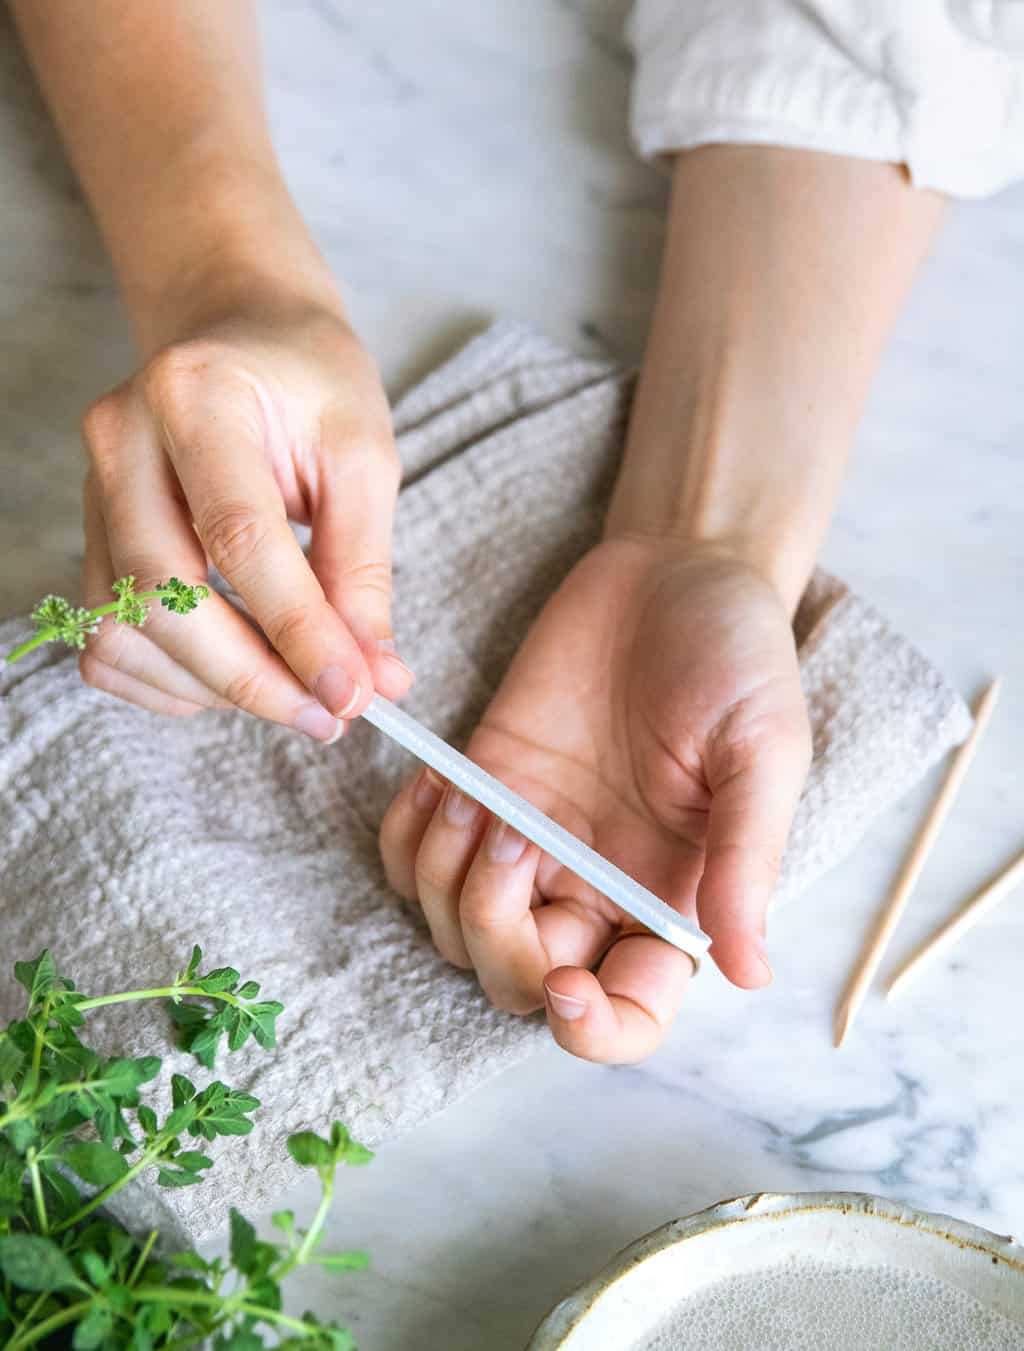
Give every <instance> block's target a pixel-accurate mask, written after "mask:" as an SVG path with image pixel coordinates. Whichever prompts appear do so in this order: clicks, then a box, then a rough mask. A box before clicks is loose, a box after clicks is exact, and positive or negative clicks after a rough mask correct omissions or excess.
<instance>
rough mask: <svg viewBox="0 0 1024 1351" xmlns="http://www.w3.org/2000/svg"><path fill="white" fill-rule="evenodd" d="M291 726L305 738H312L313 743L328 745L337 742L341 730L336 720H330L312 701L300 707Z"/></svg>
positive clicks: (328, 715) (321, 708)
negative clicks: (320, 742)
mask: <svg viewBox="0 0 1024 1351" xmlns="http://www.w3.org/2000/svg"><path fill="white" fill-rule="evenodd" d="M292 726H293V727H294V728H295V730H296V731H297V732H305V734H306V736H311V737H313V739H314V740H315V741H325V742H326V743H327V744H328V745H330V744H331V742H333V741H337V739H338V737H339V736H340V735H341V732H342V730H343V728H342V725H341V723H340V722H339V721H338V719H337V718H332V717H331V715H330V713H328V712H327V709H326V708H323V707H321V705H320V704H314V703H313V702H312V700H310V702H309V703H308V704H303V705H302V707H301V708H300V709H299V711H298V713H296V715H295V717H294V718H293V719H292Z"/></svg>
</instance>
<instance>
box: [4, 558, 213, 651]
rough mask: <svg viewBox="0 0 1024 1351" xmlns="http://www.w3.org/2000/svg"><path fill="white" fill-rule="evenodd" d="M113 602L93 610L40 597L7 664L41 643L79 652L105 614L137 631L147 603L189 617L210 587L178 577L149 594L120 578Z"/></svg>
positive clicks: (60, 598)
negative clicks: (27, 634) (28, 630)
mask: <svg viewBox="0 0 1024 1351" xmlns="http://www.w3.org/2000/svg"><path fill="white" fill-rule="evenodd" d="M112 590H113V592H114V599H113V600H112V601H110V602H109V604H107V605H98V606H97V607H96V608H95V609H94V610H85V609H83V608H82V607H81V606H80V605H72V604H71V602H70V601H68V600H65V599H64V597H63V596H44V597H43V599H42V600H41V601H40V602H39V604H38V605H37V606H36V608H35V609H34V610H33V611H32V623H33V624H34V625H35V629H36V631H35V633H34V634H33V635H32V637H31V638H28V639H26V641H25V642H23V643H22V644H21V645H20V646H19V647H16V648H14V650H13V651H11V652H8V654H7V664H8V665H10V664H11V662H14V661H17V660H18V658H19V657H24V656H25V655H26V654H27V653H29V652H32V651H33V650H34V649H35V648H37V647H41V646H42V644H43V643H66V644H67V645H68V647H72V648H77V649H78V650H79V651H81V649H82V648H83V647H84V646H85V640H86V638H88V637H89V635H90V634H92V633H95V632H96V630H97V629H98V628H99V626H100V624H101V623H102V622H103V620H104V619H105V618H106V617H107V616H108V615H109V616H110V617H112V618H113V620H114V623H115V624H130V625H131V626H132V627H133V628H141V627H142V625H143V624H145V622H146V620H147V619H148V618H149V602H150V601H156V600H158V601H159V602H160V604H161V605H162V606H163V607H164V608H165V609H167V610H170V611H171V613H172V614H176V615H187V614H191V613H192V611H193V610H194V609H195V608H196V606H197V605H198V604H199V602H200V601H202V600H205V599H206V598H207V596H208V595H209V594H210V588H209V587H208V586H203V585H202V584H198V585H195V586H190V585H189V583H188V582H183V581H181V579H180V578H178V577H171V578H170V579H169V580H168V581H166V582H160V583H159V584H158V585H157V586H156V587H154V589H153V590H152V591H141V592H136V590H135V578H134V577H132V576H128V577H121V578H119V579H118V580H117V581H116V582H115V583H114V585H113V588H112Z"/></svg>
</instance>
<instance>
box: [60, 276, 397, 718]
mask: <svg viewBox="0 0 1024 1351" xmlns="http://www.w3.org/2000/svg"><path fill="white" fill-rule="evenodd" d="M84 436H85V441H86V447H87V450H88V454H89V462H90V469H89V475H88V478H87V480H86V488H85V534H86V549H85V567H84V591H85V603H86V604H87V605H97V604H102V603H103V602H104V601H105V600H108V599H109V597H110V586H111V582H112V581H113V580H114V579H115V578H116V577H120V576H122V575H124V574H126V573H133V574H134V575H135V579H136V585H137V589H138V590H140V591H144V590H148V589H149V588H150V586H151V585H153V584H155V583H156V582H159V581H165V580H166V579H167V578H168V577H169V576H172V575H174V576H178V577H180V578H182V579H183V580H185V581H188V582H196V581H201V580H204V579H205V578H206V576H207V571H208V566H209V564H210V563H212V564H213V565H214V566H216V567H217V568H218V569H219V570H220V572H221V573H222V574H223V575H224V577H225V578H226V579H227V580H228V582H229V583H230V584H231V585H232V586H233V587H234V589H235V590H236V591H237V592H238V594H239V595H240V596H241V598H242V599H243V601H244V602H245V604H246V606H247V608H248V610H249V612H250V614H251V615H252V617H253V619H254V620H255V621H256V623H257V624H258V625H259V626H260V628H261V629H262V630H263V634H265V635H266V638H264V637H263V634H261V633H260V632H259V631H258V630H257V629H256V628H255V627H254V626H253V625H252V624H250V623H249V622H247V620H246V619H245V618H243V617H242V616H241V615H240V614H239V613H238V612H237V611H236V610H235V609H234V608H233V607H232V606H231V605H230V604H229V603H228V602H227V601H226V600H224V599H223V598H221V597H220V596H217V595H213V596H211V597H210V599H209V600H208V601H207V602H205V603H204V604H203V605H202V606H201V607H200V609H199V610H197V611H196V613H195V614H194V615H193V616H192V618H191V621H190V622H189V624H188V625H187V627H186V626H184V625H181V624H178V623H175V622H174V620H173V617H172V618H170V619H168V617H167V616H165V615H163V614H161V613H160V611H159V609H156V610H155V612H154V614H153V616H152V619H151V620H150V622H149V623H148V624H147V625H146V627H145V628H144V629H142V630H138V629H131V628H125V627H121V626H115V625H112V624H107V625H104V626H103V627H102V628H101V629H100V631H99V632H98V634H97V635H96V636H95V637H94V638H92V639H91V640H90V641H89V643H88V645H87V647H86V650H85V652H84V653H83V655H82V659H81V669H82V675H83V676H84V678H85V679H86V680H87V681H88V682H89V683H90V684H91V685H95V686H97V687H98V688H100V689H103V690H107V691H109V692H110V693H112V694H116V695H119V696H121V697H122V698H124V699H128V700H130V701H131V702H133V703H137V704H141V705H142V706H143V707H145V708H149V709H152V710H154V711H156V712H160V713H168V714H188V713H194V712H196V711H197V710H199V709H201V708H222V707H229V706H232V705H233V706H236V707H238V708H242V709H244V710H246V711H247V712H249V713H253V714H257V715H258V716H260V717H264V718H270V719H272V720H273V721H275V722H279V723H284V724H287V725H289V726H292V727H295V728H297V729H298V730H300V731H302V732H306V733H308V734H309V735H311V736H313V737H317V738H320V739H322V740H329V739H331V738H332V737H333V736H335V735H336V733H337V731H338V728H339V723H338V721H337V719H338V718H339V717H340V718H348V717H352V716H355V715H356V714H358V713H359V712H361V711H362V709H363V708H365V706H366V704H367V702H368V701H369V699H370V697H371V695H372V693H373V691H374V689H378V690H380V691H381V692H382V693H383V694H385V695H387V696H388V697H390V698H397V697H399V696H400V695H402V694H404V693H405V691H406V690H407V689H408V686H409V684H410V682H411V679H412V677H411V673H410V672H409V671H408V670H407V668H406V667H405V666H404V665H403V663H401V662H400V661H399V659H398V658H397V656H395V654H394V647H393V644H392V643H391V614H390V610H391V581H390V576H391V574H390V549H391V524H392V514H393V510H394V503H395V497H396V493H397V489H398V482H399V477H400V466H399V461H398V456H397V454H396V451H395V447H394V442H393V439H392V435H391V425H390V417H389V411H388V405H387V400H386V398H385V395H384V392H383V390H382V388H381V385H380V381H379V379H378V376H377V373H376V370H375V369H374V366H373V363H372V361H371V360H370V358H369V357H368V356H367V354H366V352H365V351H364V350H363V348H362V347H361V345H360V344H359V342H358V340H357V339H356V337H355V336H354V335H353V333H352V332H351V330H350V329H349V328H348V327H347V326H346V324H345V323H344V322H343V321H342V320H341V319H340V318H338V317H337V315H335V314H334V313H331V312H328V311H326V310H317V309H313V308H311V307H310V306H308V305H305V306H302V307H301V309H300V312H298V313H295V312H293V311H291V310H289V309H288V308H287V307H285V306H281V305H277V304H274V305H270V304H268V305H267V306H266V307H265V309H264V310H261V309H260V306H259V299H258V297H257V298H250V303H249V304H248V305H247V306H246V309H245V312H244V314H243V313H242V312H241V311H239V312H238V313H237V314H236V316H235V317H233V318H229V319H227V320H224V319H221V320H219V321H218V322H216V323H215V324H213V325H212V326H210V327H207V328H199V330H198V331H197V333H196V336H193V337H191V338H186V339H184V340H180V341H176V342H174V343H172V345H170V346H167V347H165V348H164V349H163V350H162V351H160V352H159V353H158V354H157V355H156V356H155V357H154V358H153V359H152V360H151V361H150V362H149V363H148V365H146V366H145V368H144V369H143V370H142V371H141V372H140V373H139V374H138V375H136V376H135V378H134V379H132V380H130V381H129V382H128V383H127V384H125V385H123V386H121V387H120V388H118V389H116V390H114V391H113V393H111V394H108V395H107V396H106V397H105V398H102V399H100V401H99V402H98V403H97V404H95V405H94V406H93V407H92V408H91V409H90V410H89V412H88V413H87V414H86V416H85V419H84ZM289 519H291V520H295V521H302V522H309V523H311V524H312V527H313V539H312V548H311V552H310V556H309V560H308V562H307V560H306V559H305V558H304V556H303V554H302V551H301V549H300V548H299V546H298V544H297V542H296V540H295V537H294V535H293V534H292V532H291V530H290V528H289V525H288V521H289ZM314 695H315V697H314Z"/></svg>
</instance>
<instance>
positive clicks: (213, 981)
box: [192, 966, 241, 994]
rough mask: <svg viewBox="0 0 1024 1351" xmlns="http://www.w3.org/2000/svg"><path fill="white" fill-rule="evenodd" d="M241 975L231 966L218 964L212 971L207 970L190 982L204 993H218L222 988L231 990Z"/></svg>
mask: <svg viewBox="0 0 1024 1351" xmlns="http://www.w3.org/2000/svg"><path fill="white" fill-rule="evenodd" d="M240 979H241V977H240V976H239V974H238V972H237V971H236V970H235V969H234V967H231V966H218V967H217V968H216V969H215V970H213V971H208V972H207V974H206V975H205V976H200V977H199V978H198V979H197V980H194V981H193V982H192V984H193V985H196V986H198V987H199V989H200V990H202V991H203V993H204V994H220V993H221V992H222V991H224V990H233V989H234V988H235V986H236V985H237V984H238V982H239V980H240Z"/></svg>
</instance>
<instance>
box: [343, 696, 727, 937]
mask: <svg viewBox="0 0 1024 1351" xmlns="http://www.w3.org/2000/svg"><path fill="white" fill-rule="evenodd" d="M363 717H364V718H365V719H366V721H367V722H369V723H372V724H373V726H374V727H376V728H377V729H378V730H379V731H381V732H383V733H384V734H385V735H386V736H389V737H391V739H392V741H397V742H398V744H399V745H400V746H404V747H405V749H406V750H407V751H411V752H412V754H413V755H415V756H416V758H417V759H418V760H422V761H423V763H424V764H426V765H429V766H430V768H431V769H436V770H437V772H438V774H440V775H441V776H442V777H443V778H445V779H447V780H448V782H449V783H453V784H454V785H455V786H456V788H459V789H461V790H462V792H464V793H467V794H468V795H469V796H470V797H471V798H474V799H475V800H476V801H477V802H479V803H481V804H482V805H483V806H484V807H486V808H487V810H488V811H490V812H493V813H494V815H495V816H500V817H501V819H502V820H503V821H507V822H508V824H509V825H510V826H511V827H512V828H513V829H514V830H518V831H519V833H520V835H525V836H526V838H527V839H528V840H532V842H533V843H534V844H535V845H537V846H538V847H539V848H541V849H543V850H544V852H545V853H546V854H550V855H551V857H552V858H553V859H557V860H558V862H559V863H561V864H562V866H563V867H564V868H568V869H569V871H570V872H571V873H575V874H576V876H577V877H581V878H582V879H583V881H584V882H589V883H590V885H591V886H592V887H594V888H595V889H596V890H597V891H599V892H601V894H602V895H603V896H607V897H608V899H609V900H610V901H613V902H614V903H615V904H616V905H617V906H619V907H620V909H622V910H625V911H626V913H627V914H629V915H632V916H633V918H634V919H636V920H639V921H640V923H641V924H643V925H645V927H646V928H648V929H650V930H651V932H652V933H655V934H657V935H658V937H659V938H664V940H665V942H666V943H671V944H672V946H673V947H676V948H679V949H680V951H682V952H686V953H689V955H690V956H691V957H696V958H700V957H702V956H703V955H704V953H705V952H707V950H708V948H709V947H710V946H711V939H710V938H709V937H708V935H707V934H706V933H704V932H703V931H702V930H700V929H698V928H697V926H696V924H691V923H690V921H689V920H687V919H684V918H683V916H682V915H679V914H677V913H676V912H675V911H674V910H673V909H672V908H671V907H670V906H668V905H666V904H665V902H664V901H662V900H660V899H659V898H658V897H657V896H655V895H654V893H653V892H651V891H648V890H647V888H646V887H642V886H641V885H640V883H639V882H635V881H634V880H633V878H632V877H629V876H628V875H627V874H626V873H624V872H623V871H622V869H621V868H616V866H615V864H614V863H609V862H608V860H607V859H606V858H602V856H601V855H600V854H599V853H597V852H596V851H595V850H593V849H591V848H590V846H589V845H586V844H584V843H583V841H582V840H579V839H577V838H576V836H575V835H572V834H570V832H569V831H568V830H565V829H563V828H562V826H560V825H557V824H556V823H555V822H554V821H552V820H551V818H550V817H549V816H545V815H544V813H543V812H542V811H539V810H538V809H537V808H536V807H535V806H534V805H533V804H532V803H531V802H527V800H526V798H524V797H520V796H519V794H518V793H514V792H513V791H512V789H511V788H507V787H506V786H505V784H503V783H502V782H501V781H500V780H499V779H496V778H495V777H494V776H493V774H488V773H487V771H486V770H485V769H481V768H480V766H479V765H476V764H474V763H473V761H472V760H469V759H467V758H466V756H464V755H462V754H460V753H459V752H458V751H457V750H455V749H454V748H453V747H452V746H449V745H448V743H447V742H446V741H442V740H441V738H440V737H439V736H435V735H434V733H433V732H431V731H430V730H429V729H428V728H426V727H424V726H423V724H422V723H419V722H417V721H416V719H415V718H412V717H410V716H409V714H408V713H406V712H405V711H404V710H403V709H401V708H399V707H398V706H397V705H396V704H393V703H391V702H390V700H388V699H382V698H381V696H380V695H379V694H375V695H374V696H373V698H372V699H371V700H370V703H369V706H368V707H367V709H366V711H365V713H364V714H363Z"/></svg>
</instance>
